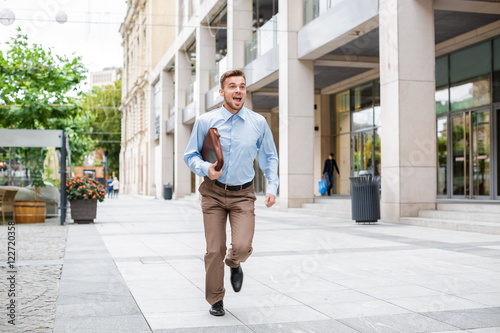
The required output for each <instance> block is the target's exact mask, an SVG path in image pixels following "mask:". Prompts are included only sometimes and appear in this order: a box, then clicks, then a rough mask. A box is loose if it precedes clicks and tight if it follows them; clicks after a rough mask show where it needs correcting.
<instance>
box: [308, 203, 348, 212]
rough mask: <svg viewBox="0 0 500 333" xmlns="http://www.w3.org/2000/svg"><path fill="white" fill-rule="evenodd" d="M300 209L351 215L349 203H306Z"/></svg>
mask: <svg viewBox="0 0 500 333" xmlns="http://www.w3.org/2000/svg"><path fill="white" fill-rule="evenodd" d="M302 208H305V209H320V210H326V211H331V212H334V213H335V212H343V213H349V214H350V213H351V202H349V203H347V204H346V203H343V202H341V203H324V204H323V203H306V204H302Z"/></svg>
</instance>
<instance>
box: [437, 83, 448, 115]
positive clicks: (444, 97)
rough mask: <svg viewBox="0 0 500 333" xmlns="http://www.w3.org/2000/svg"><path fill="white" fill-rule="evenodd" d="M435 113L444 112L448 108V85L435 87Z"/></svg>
mask: <svg viewBox="0 0 500 333" xmlns="http://www.w3.org/2000/svg"><path fill="white" fill-rule="evenodd" d="M435 95H436V114H441V113H446V112H448V111H449V110H450V98H449V96H448V86H445V87H440V88H436V94H435Z"/></svg>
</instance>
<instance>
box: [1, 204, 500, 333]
mask: <svg viewBox="0 0 500 333" xmlns="http://www.w3.org/2000/svg"><path fill="white" fill-rule="evenodd" d="M259 200H261V198H259ZM257 206H258V209H257V210H256V215H257V223H256V233H255V237H254V253H253V254H252V256H251V257H250V258H249V259H248V261H247V262H246V263H244V264H242V267H243V270H244V272H245V279H244V284H243V288H242V290H241V292H240V293H234V292H233V291H232V289H231V286H230V283H229V270H228V269H226V297H225V299H224V303H225V308H226V315H225V316H224V317H213V316H211V315H210V314H209V313H208V309H209V305H208V304H207V303H206V301H205V299H204V291H203V289H204V265H203V255H204V252H205V241H204V233H203V226H202V215H201V210H200V207H199V204H198V203H195V202H189V201H183V200H177V201H165V200H155V199H152V198H149V197H141V196H125V195H121V196H120V197H119V199H117V200H113V199H112V200H106V201H105V202H103V203H99V205H98V217H97V219H96V223H95V224H93V225H73V224H69V225H67V226H64V227H60V226H57V225H32V226H20V229H19V230H24V231H22V232H21V231H19V239H18V240H19V246H20V247H23V248H25V251H23V252H24V253H26V257H25V258H21V259H22V260H21V262H22V264H23V265H21V266H20V268H22V267H31V266H32V269H35V268H36V271H38V272H40V273H39V274H36V275H35V276H33V277H32V284H34V285H43V283H42V284H40V281H39V280H43V279H44V280H45V284H46V285H48V286H47V287H45V289H44V290H45V291H46V292H45V293H40V292H35V293H33V295H35V294H40V295H45V296H46V298H45V299H44V297H43V296H42V297H35V298H34V299H32V300H29V297H27V295H29V294H30V292H28V293H24V294H23V295H22V298H21V299H20V301H21V300H23V302H24V303H25V304H26V302H25V301H24V299H26V300H28V301H27V303H28V304H33V306H34V308H39V309H43V310H44V311H45V312H39V314H36V313H35V312H30V311H28V312H26V311H22V312H23V314H22V316H21V313H19V317H18V322H19V323H20V324H23V325H25V328H24V329H22V330H18V331H19V332H50V331H52V328H54V332H181V333H182V332H210V333H212V332H213V333H215V332H217V333H218V332H223V333H224V332H228V333H229V332H231V333H232V332H307V333H311V332H405V333H406V332H475V333H492V332H500V236H494V235H484V234H476V233H469V232H457V231H450V230H441V229H429V228H421V227H413V226H405V225H397V224H387V223H381V222H379V223H377V224H375V225H356V224H355V223H354V222H353V221H347V220H345V221H344V220H338V219H330V218H320V217H315V216H308V215H299V214H289V213H283V212H279V211H278V210H277V209H266V208H263V205H262V203H260V204H259V205H257ZM51 228H54V230H51ZM27 230H31V231H27ZM1 231H2V234H1V236H0V239H1V240H2V241H3V240H6V228H5V226H2V228H1ZM66 231H67V235H66ZM47 232H49V233H50V234H52V236H50V235H48V234H46V233H47ZM28 235H30V236H29V237H28ZM66 237H67V244H66V251H65V252H64V244H65V242H66ZM45 243H46V245H43V246H42V244H45ZM37 244H38V245H37ZM40 246H42V248H43V247H45V250H44V251H43V252H42V253H44V252H46V253H47V254H48V253H52V254H51V255H50V256H48V257H44V256H43V255H42V254H41V253H40V252H39V251H36V250H35V248H40ZM61 246H62V247H61ZM2 247H4V245H3V243H2ZM29 248H31V252H36V253H34V254H32V255H28V253H30V250H29ZM0 251H4V248H2V249H0ZM21 253H22V252H21ZM63 253H64V260H61V258H62V255H63ZM0 254H2V261H3V260H4V259H3V258H4V252H0ZM30 256H33V257H30ZM21 262H20V264H21ZM61 265H62V275H60V269H61ZM39 267H50V269H55V270H56V272H57V270H59V275H58V274H55V275H54V274H48V275H47V276H44V274H45V273H43V270H41V269H40V268H39ZM1 268H2V271H6V267H5V266H2V267H1ZM19 276H21V274H19ZM22 276H23V278H26V279H28V277H29V276H30V275H29V274H22ZM59 276H60V277H61V280H60V281H59V280H58V279H59ZM2 280H4V277H3V275H2ZM36 281H38V282H36ZM35 282H36V283H35ZM58 282H59V287H58V286H57V285H58ZM26 283H28V282H26ZM4 287H5V286H4V284H3V283H2V284H1V285H0V288H1V290H2V291H1V292H2V295H1V296H0V299H2V300H4V299H6V298H5V297H4V291H3V290H4ZM25 290H26V289H25ZM33 290H35V289H33ZM49 295H50V297H48V296H49ZM47 297H48V298H47ZM55 297H57V310H55V304H56V303H55ZM32 298H33V297H32ZM2 303H3V302H2ZM44 304H45V305H46V306H43V305H44ZM50 305H52V308H51V307H50ZM33 306H32V307H33ZM2 308H5V306H2ZM54 311H56V312H54ZM4 312H5V310H3V311H2V317H3V318H2V319H1V320H0V331H2V332H3V331H6V332H16V330H11V328H12V327H11V326H7V324H6V322H7V319H6V317H5V316H3V314H4ZM54 317H55V323H54ZM29 323H37V324H38V327H35V326H33V325H32V326H29ZM17 328H19V327H17ZM6 329H7V330H6Z"/></svg>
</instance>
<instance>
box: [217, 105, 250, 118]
mask: <svg viewBox="0 0 500 333" xmlns="http://www.w3.org/2000/svg"><path fill="white" fill-rule="evenodd" d="M246 113H247V110H246V108H245V107H242V108H241V109H240V111H238V113H237V114H235V116H237V117H240V118H241V119H243V120H245V118H246ZM232 115H233V114H232V113H231V112H229V111H228V110H227V109H226V108H225V107H224V105H223V106H222V107H221V116H222V118H223V119H224V121H227V120H228V119H229V118H231V116H232Z"/></svg>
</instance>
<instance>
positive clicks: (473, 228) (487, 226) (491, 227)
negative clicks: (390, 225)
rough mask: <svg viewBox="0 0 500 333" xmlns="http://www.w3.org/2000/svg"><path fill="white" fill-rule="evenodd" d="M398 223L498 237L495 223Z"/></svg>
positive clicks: (429, 220) (426, 220)
mask: <svg viewBox="0 0 500 333" xmlns="http://www.w3.org/2000/svg"><path fill="white" fill-rule="evenodd" d="M399 223H401V224H406V225H414V226H420V227H428V228H438V229H448V230H457V231H468V232H478V233H482V234H490V235H500V223H495V222H482V221H465V220H447V219H432V218H425V217H402V218H401V219H400V221H399Z"/></svg>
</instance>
